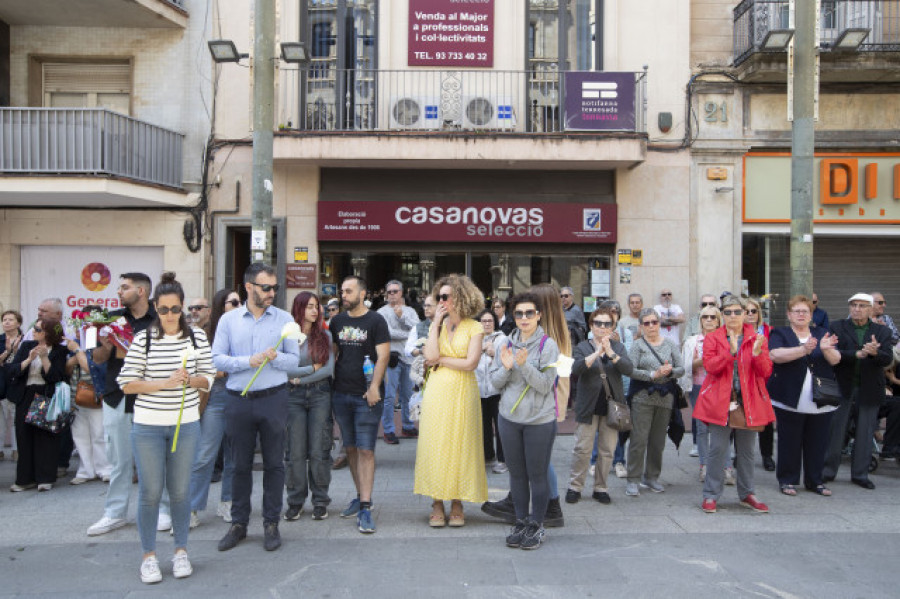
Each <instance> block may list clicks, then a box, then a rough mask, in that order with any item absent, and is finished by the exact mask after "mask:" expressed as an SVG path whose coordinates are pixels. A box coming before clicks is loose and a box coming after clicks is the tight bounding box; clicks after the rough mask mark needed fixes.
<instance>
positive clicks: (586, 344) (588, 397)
mask: <svg viewBox="0 0 900 599" xmlns="http://www.w3.org/2000/svg"><path fill="white" fill-rule="evenodd" d="M612 350H613V351H614V352H616V354H618V355H619V361H618V362H616V363H615V364H613V363H612V361H609V360H607V361H606V363H605V364H604V363H603V360H602V359H601V358H597V359H596V360H594V363H593V364H591V366H590V368H589V367H588V366H587V364H586V363H585V358H586V357H587V356H589V355H591V354H592V353H594V351H595V350H594V346H593V345H592V344H591V342H590V341H582V342H581V343H579V344H578V345H577V346H576V347H575V351H574V352H573V355H572V358H573V359H574V360H575V363H574V364H573V365H572V374H573V375H576V376H578V385H577V386H576V387H575V404H574V409H575V420H576V421H577V422H585V423H590V422H591V419H592V418H593V416H594V411H595V408H596V407H597V401H598V399H599V397H600V390H601V389H603V378H602V377H601V376H600V373H601V372H605V373H606V381H607V383H609V390H610V391H611V392H612V395H613V397H612V399H614V400H615V401H617V402H619V403H625V390H624V386H623V385H622V376H623V375H624V376H629V375H630V374H631V372H632V370H634V365H632V363H631V360H630V359H629V358H628V353H627V352H626V351H625V346H624V345H623V344H622V343H620V342H618V341H612ZM601 369H602V370H601ZM607 399H609V398H608V397H607ZM605 404H606V401H604V405H603V406H602V407H601V408H600V413H601V414H606V405H605Z"/></svg>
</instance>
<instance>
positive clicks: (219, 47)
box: [206, 40, 250, 64]
mask: <svg viewBox="0 0 900 599" xmlns="http://www.w3.org/2000/svg"><path fill="white" fill-rule="evenodd" d="M206 45H207V46H209V53H210V54H212V59H213V61H215V62H217V63H220V64H221V63H223V62H239V61H240V60H241V59H242V58H247V57H249V56H250V55H249V54H240V53H238V51H237V47H235V45H234V42H233V41H231V40H210V41H208V42H207V43H206Z"/></svg>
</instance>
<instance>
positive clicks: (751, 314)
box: [744, 297, 775, 472]
mask: <svg viewBox="0 0 900 599" xmlns="http://www.w3.org/2000/svg"><path fill="white" fill-rule="evenodd" d="M745 303H746V304H747V307H746V311H747V315H746V316H745V317H744V322H745V323H747V324H749V325H750V326H751V327H753V328H754V329H756V332H757V334H759V335H765V337H766V340H768V339H769V333H770V332H771V331H772V327H770V326H769V325H768V324H767V323H765V322H763V320H762V303H761V302H760V301H759V300H758V299H757V298H755V297H748V298H747V300H746V302H745ZM774 450H775V424H774V423H772V422H770V423H769V424H767V425H766V428H764V429H763V430H762V432H761V433H759V453H760V455H761V456H762V463H763V468H765V469H766V470H767V471H769V472H773V471H774V470H775V460H773V459H772V454H773V452H774Z"/></svg>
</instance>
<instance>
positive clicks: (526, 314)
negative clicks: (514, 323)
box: [513, 310, 538, 320]
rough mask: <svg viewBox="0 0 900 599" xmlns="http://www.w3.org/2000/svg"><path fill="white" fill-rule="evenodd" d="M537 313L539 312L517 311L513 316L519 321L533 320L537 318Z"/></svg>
mask: <svg viewBox="0 0 900 599" xmlns="http://www.w3.org/2000/svg"><path fill="white" fill-rule="evenodd" d="M537 312H538V311H537V310H525V311H524V312H523V311H522V310H516V311H515V312H513V316H515V317H516V319H517V320H521V319H523V318H527V319H528V320H531V319H532V318H534V317H535V316H537Z"/></svg>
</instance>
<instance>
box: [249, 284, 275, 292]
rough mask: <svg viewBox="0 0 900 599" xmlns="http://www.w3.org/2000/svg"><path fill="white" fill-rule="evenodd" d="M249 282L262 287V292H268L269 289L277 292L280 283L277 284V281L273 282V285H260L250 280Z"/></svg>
mask: <svg viewBox="0 0 900 599" xmlns="http://www.w3.org/2000/svg"><path fill="white" fill-rule="evenodd" d="M250 284H251V285H256V286H257V287H259V288H260V289H262V290H263V293H269V292H270V291H274V292H275V293H278V290H279V289H281V285H279V284H278V283H275V284H274V285H260V284H259V283H253V282H251V283H250Z"/></svg>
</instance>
